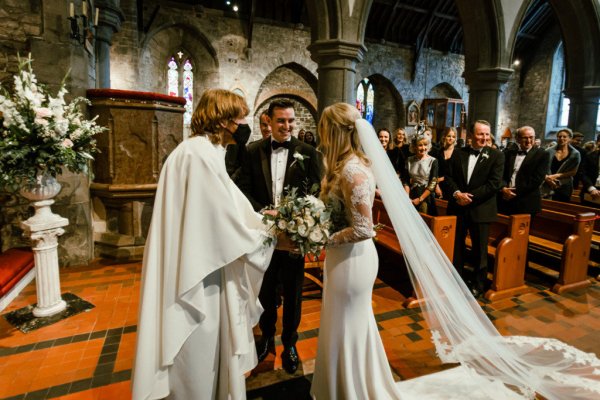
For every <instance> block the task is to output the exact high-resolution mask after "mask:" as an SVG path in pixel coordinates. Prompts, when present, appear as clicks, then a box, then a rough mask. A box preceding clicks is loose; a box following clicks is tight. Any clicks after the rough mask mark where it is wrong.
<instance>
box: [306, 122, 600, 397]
mask: <svg viewBox="0 0 600 400" xmlns="http://www.w3.org/2000/svg"><path fill="white" fill-rule="evenodd" d="M355 124H356V125H355V126H356V129H357V130H358V133H359V137H360V142H361V145H362V147H363V149H364V151H365V153H366V154H367V156H368V157H369V159H370V160H371V166H369V167H367V166H365V165H364V164H362V162H361V161H360V160H359V159H358V158H357V157H355V158H352V159H350V160H348V162H347V164H346V166H345V167H344V169H343V172H342V174H341V177H340V178H339V182H338V183H337V184H336V186H334V187H332V189H331V193H330V196H331V197H332V198H333V199H336V198H337V199H338V200H339V201H341V202H342V204H343V205H344V207H345V208H346V218H347V221H348V224H349V227H348V228H345V229H342V230H341V231H339V232H337V233H335V234H334V235H332V237H331V243H330V245H329V246H328V247H327V258H326V261H325V272H324V273H325V278H324V289H323V302H322V308H321V326H320V328H319V341H318V345H317V346H318V348H317V359H316V364H315V372H314V376H313V383H312V387H311V395H312V396H313V398H314V399H317V400H329V399H332V400H333V399H336V400H337V399H339V400H342V399H344V400H350V399H361V400H362V399H372V400H379V399H402V400H424V399H427V400H438V399H439V400H513V399H521V400H522V399H534V398H536V393H537V394H540V395H542V396H543V397H545V398H547V399H548V400H567V399H569V400H588V399H597V398H600V360H599V359H598V358H597V357H596V355H595V354H587V353H583V352H581V351H579V350H578V349H576V348H574V347H572V346H569V345H567V344H566V343H563V342H561V341H558V340H556V339H552V338H535V337H521V336H507V337H503V336H502V335H500V334H499V332H498V331H497V330H496V328H495V327H494V326H493V324H492V323H491V321H490V320H489V319H488V318H487V316H486V315H485V313H484V312H483V310H482V309H481V307H480V306H479V304H478V303H477V301H476V299H475V298H473V296H472V295H471V294H470V292H469V290H468V288H467V287H466V285H465V284H464V282H463V281H462V279H461V278H460V276H459V275H458V274H457V273H456V270H455V269H454V268H453V266H452V263H451V262H450V260H448V258H447V257H446V255H445V254H444V252H443V250H442V249H441V247H440V246H439V244H438V243H437V241H436V240H435V238H434V237H433V235H432V234H431V231H430V230H429V229H428V228H427V226H426V225H425V223H424V222H423V221H422V219H421V217H420V216H419V214H418V213H417V211H416V210H415V208H414V207H413V206H412V204H411V202H410V199H408V196H407V195H406V192H405V191H404V190H403V188H402V184H401V182H400V181H399V180H398V178H397V176H396V173H395V171H394V168H393V167H392V165H391V163H390V162H389V159H388V157H386V155H385V152H384V151H383V148H382V147H381V144H380V143H379V141H378V140H377V135H376V134H375V131H374V129H373V127H372V126H371V125H370V124H369V123H368V122H366V121H365V120H361V119H359V120H357V121H356V123H355ZM375 184H377V186H378V187H379V189H380V190H381V193H382V199H383V202H384V205H385V207H386V210H387V211H388V215H389V216H390V219H391V221H392V225H393V227H394V230H395V232H396V234H397V236H398V239H399V241H400V244H401V246H402V250H403V255H404V258H405V261H406V265H407V267H408V270H409V273H410V276H411V281H412V284H413V287H414V288H415V290H416V291H417V293H418V295H419V297H420V298H421V299H422V301H423V316H424V317H425V319H426V321H427V323H428V325H429V329H430V332H431V335H432V341H433V342H434V344H435V347H436V350H437V355H438V357H440V359H441V361H442V362H443V363H454V364H457V363H459V364H460V366H459V367H455V368H451V369H449V370H445V371H443V372H439V373H435V374H430V375H426V376H423V377H419V378H415V379H410V380H407V381H403V382H397V383H395V382H394V381H393V378H392V375H391V370H390V367H389V365H388V362H387V358H386V355H385V352H384V349H383V345H382V342H381V338H380V337H379V333H378V330H377V326H376V323H375V318H374V315H373V311H372V308H371V295H372V288H373V283H374V281H375V277H376V274H377V268H378V259H377V252H376V250H375V247H374V244H373V242H372V240H371V237H372V236H373V231H372V216H371V207H372V203H373V198H374V191H375ZM549 334H551V332H549Z"/></svg>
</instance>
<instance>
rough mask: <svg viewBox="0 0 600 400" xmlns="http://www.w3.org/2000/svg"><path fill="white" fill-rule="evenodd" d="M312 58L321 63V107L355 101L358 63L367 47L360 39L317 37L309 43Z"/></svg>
mask: <svg viewBox="0 0 600 400" xmlns="http://www.w3.org/2000/svg"><path fill="white" fill-rule="evenodd" d="M308 50H309V51H310V53H311V58H312V59H313V60H314V61H315V62H316V63H317V64H318V65H319V67H318V68H317V72H318V74H319V83H318V94H317V96H318V111H319V115H320V114H321V112H322V111H323V109H324V108H325V107H327V106H329V105H331V104H334V103H338V102H346V103H350V104H354V103H355V101H356V82H355V76H356V63H357V62H361V61H362V59H363V55H364V53H365V52H366V51H367V49H366V47H365V46H364V45H362V44H361V43H354V42H348V41H344V40H339V39H333V40H317V41H315V42H313V43H312V44H311V45H310V46H308Z"/></svg>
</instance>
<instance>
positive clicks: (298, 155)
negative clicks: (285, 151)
mask: <svg viewBox="0 0 600 400" xmlns="http://www.w3.org/2000/svg"><path fill="white" fill-rule="evenodd" d="M293 157H294V161H293V162H292V163H291V164H290V167H292V165H294V164H296V163H298V165H300V168H302V171H304V160H306V159H309V158H310V157H309V156H307V155H305V154H301V153H299V152H297V151H296V152H295V153H294V154H293Z"/></svg>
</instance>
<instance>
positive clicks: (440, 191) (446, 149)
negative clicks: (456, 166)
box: [435, 126, 458, 199]
mask: <svg viewBox="0 0 600 400" xmlns="http://www.w3.org/2000/svg"><path fill="white" fill-rule="evenodd" d="M457 137H458V133H457V131H456V128H453V127H451V126H450V127H448V128H446V130H445V131H444V134H443V135H442V155H443V157H441V158H440V160H438V161H439V163H440V165H439V167H440V168H439V177H438V186H437V187H436V189H435V194H436V195H437V196H438V197H440V198H442V199H449V198H450V196H451V195H452V193H449V192H448V191H447V190H445V188H446V187H445V186H444V185H442V184H441V183H442V182H444V180H445V179H444V176H445V175H446V173H447V171H448V165H447V163H448V160H450V158H451V157H452V154H454V149H455V148H456V144H457Z"/></svg>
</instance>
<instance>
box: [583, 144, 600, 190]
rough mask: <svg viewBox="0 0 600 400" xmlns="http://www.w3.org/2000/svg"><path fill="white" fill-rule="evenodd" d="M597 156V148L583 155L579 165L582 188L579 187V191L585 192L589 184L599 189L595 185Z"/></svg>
mask: <svg viewBox="0 0 600 400" xmlns="http://www.w3.org/2000/svg"><path fill="white" fill-rule="evenodd" d="M599 158H600V151H599V150H596V151H592V152H591V153H589V154H587V155H585V156H584V157H583V163H582V165H581V181H582V182H583V188H582V189H581V193H587V190H588V188H589V187H590V186H595V187H596V189H600V188H599V187H597V186H596V179H597V178H598V159H599Z"/></svg>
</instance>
